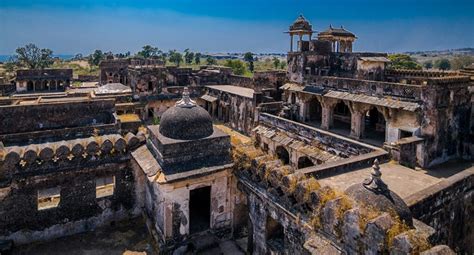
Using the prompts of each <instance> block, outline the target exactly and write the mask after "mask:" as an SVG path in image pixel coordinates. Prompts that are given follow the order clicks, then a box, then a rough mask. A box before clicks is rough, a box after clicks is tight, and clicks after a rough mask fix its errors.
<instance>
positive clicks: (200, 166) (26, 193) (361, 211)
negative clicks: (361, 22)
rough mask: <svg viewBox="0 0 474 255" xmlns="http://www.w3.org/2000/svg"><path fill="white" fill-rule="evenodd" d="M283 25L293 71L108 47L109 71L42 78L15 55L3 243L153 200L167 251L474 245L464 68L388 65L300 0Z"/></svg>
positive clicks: (149, 217) (70, 230) (2, 141)
mask: <svg viewBox="0 0 474 255" xmlns="http://www.w3.org/2000/svg"><path fill="white" fill-rule="evenodd" d="M288 33H289V34H290V36H291V44H290V52H289V53H288V70H287V72H286V73H282V72H279V71H269V72H261V73H256V74H255V75H254V77H253V78H248V77H242V76H236V75H233V74H232V72H231V70H230V69H229V68H226V67H215V66H212V67H209V66H205V67H201V68H200V69H199V70H192V69H190V68H177V67H165V66H163V63H161V62H160V61H159V60H157V59H119V60H117V59H107V60H105V61H103V62H102V63H101V64H100V68H101V75H100V84H101V86H100V87H95V86H92V87H81V88H74V89H73V88H67V87H65V88H64V89H65V90H66V91H67V93H46V92H49V91H50V89H46V90H44V89H43V87H41V88H40V89H39V90H38V91H42V92H45V93H36V92H37V90H36V89H35V87H34V86H33V88H34V89H32V90H31V89H28V82H29V81H27V79H26V80H25V81H26V83H25V81H23V80H21V79H18V77H20V78H21V77H25V75H23V76H22V75H21V72H23V71H20V75H18V76H17V79H18V83H17V86H19V88H24V87H25V86H26V88H27V89H26V90H21V89H20V91H18V92H17V93H16V94H14V95H13V96H11V97H4V98H1V99H0V119H1V120H2V121H1V123H0V216H2V217H0V252H1V251H2V250H1V249H2V247H3V246H2V244H4V243H5V242H13V243H14V244H15V245H22V244H25V243H30V242H34V241H47V240H50V239H54V238H58V237H64V236H68V235H72V234H76V233H80V232H85V231H93V230H95V229H96V228H98V227H101V226H104V225H107V224H109V223H112V222H115V221H119V220H128V219H130V218H131V217H140V216H143V217H144V218H145V221H146V226H147V229H148V230H149V233H150V235H151V237H152V239H153V242H154V243H155V244H157V245H156V247H157V252H158V253H164V254H167V253H171V252H173V251H175V250H176V252H181V253H186V252H196V253H198V252H204V250H203V249H206V247H211V248H212V247H214V246H216V244H215V243H214V242H219V241H220V240H239V241H238V242H239V247H240V248H239V249H240V251H241V252H246V253H248V254H288V253H296V254H388V253H390V254H425V255H426V254H454V252H453V250H454V251H456V252H458V253H471V252H472V251H474V247H473V246H472V241H471V239H472V235H473V232H472V229H474V226H473V222H474V220H473V219H472V215H473V214H472V211H473V209H474V208H473V207H472V205H473V204H474V200H473V198H474V191H473V189H472V184H473V176H474V170H473V169H474V168H473V167H472V148H473V143H472V141H471V140H472V139H471V140H469V139H465V137H469V135H470V136H471V137H472V123H473V120H472V113H473V112H474V111H473V110H472V95H471V94H470V93H472V91H471V92H470V91H469V86H472V77H471V79H470V78H469V77H468V76H466V74H469V70H468V69H466V70H464V71H463V72H462V73H458V72H426V71H417V70H391V69H389V68H388V67H387V63H388V59H387V55H386V54H383V53H356V52H353V47H352V44H353V43H354V42H355V39H357V38H356V36H355V35H354V34H352V33H351V32H349V31H347V30H346V29H344V28H342V27H341V28H333V27H331V26H330V28H329V29H328V30H327V31H324V32H321V33H319V34H318V37H317V39H312V36H313V33H314V31H313V30H312V26H311V24H310V23H309V22H308V21H307V20H306V19H304V17H302V16H300V17H298V19H297V20H296V21H295V22H294V23H293V24H292V25H291V26H290V29H289V31H288ZM295 36H296V37H297V39H298V41H297V45H296V47H294V45H293V43H294V42H293V39H294V37H295ZM306 38H307V39H306ZM35 72H36V71H35V70H32V71H31V72H30V73H35ZM45 72H48V71H45V70H43V71H42V73H38V74H37V76H35V78H34V79H37V80H48V81H49V80H51V79H53V78H51V76H49V74H48V73H45ZM27 73H28V72H27ZM65 73H66V76H64V77H66V78H64V79H66V80H65V81H67V77H70V76H72V73H71V74H70V75H69V71H68V72H65ZM32 79H33V78H32ZM22 84H23V85H24V84H26V85H24V86H23V85H22ZM34 84H36V83H34ZM38 84H40V85H41V84H42V83H41V82H39V83H38ZM48 84H52V83H48ZM56 84H57V83H56ZM41 86H42V85H41ZM30 87H31V86H30ZM53 90H55V89H52V91H53ZM20 92H21V93H20ZM193 99H195V101H194V100H193ZM213 121H214V123H213ZM215 122H217V123H215ZM215 124H218V125H215ZM221 124H223V125H221ZM453 159H455V160H457V161H452V160H453ZM389 160H390V161H391V162H389V163H387V162H388V161H389ZM466 160H467V161H466ZM468 160H471V161H468ZM445 161H449V162H448V164H443V162H445ZM440 164H443V165H441V166H439V165H440ZM437 166H438V167H439V169H436V167H437ZM420 168H421V169H422V171H415V170H414V169H420ZM209 236H210V237H212V238H209ZM448 246H449V247H448ZM203 247H204V248H203Z"/></svg>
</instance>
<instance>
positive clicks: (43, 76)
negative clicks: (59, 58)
mask: <svg viewBox="0 0 474 255" xmlns="http://www.w3.org/2000/svg"><path fill="white" fill-rule="evenodd" d="M71 81H72V69H31V70H30V69H29V70H18V71H17V72H16V81H15V84H16V91H17V92H29V93H31V92H49V91H64V90H66V88H67V87H69V85H70V84H71Z"/></svg>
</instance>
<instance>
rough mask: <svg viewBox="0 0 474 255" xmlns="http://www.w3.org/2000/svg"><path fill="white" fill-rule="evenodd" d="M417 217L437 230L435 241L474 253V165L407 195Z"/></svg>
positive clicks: (465, 252)
mask: <svg viewBox="0 0 474 255" xmlns="http://www.w3.org/2000/svg"><path fill="white" fill-rule="evenodd" d="M406 201H407V204H408V205H409V206H410V210H411V212H412V214H413V216H414V217H415V218H418V219H419V220H421V221H423V222H424V223H426V224H428V225H430V226H431V227H433V228H434V229H435V230H436V234H435V235H434V240H435V242H436V243H444V244H447V245H449V246H450V247H451V248H453V249H455V250H456V251H457V252H459V253H462V254H471V253H473V252H474V244H473V242H472V240H474V214H473V212H474V168H473V167H471V168H470V169H467V170H464V171H462V172H460V173H458V174H456V175H453V176H451V177H449V178H448V179H445V180H442V181H441V182H439V183H438V184H436V185H433V186H431V187H428V188H426V189H424V190H422V191H420V192H417V193H415V194H413V195H411V196H410V197H408V198H406Z"/></svg>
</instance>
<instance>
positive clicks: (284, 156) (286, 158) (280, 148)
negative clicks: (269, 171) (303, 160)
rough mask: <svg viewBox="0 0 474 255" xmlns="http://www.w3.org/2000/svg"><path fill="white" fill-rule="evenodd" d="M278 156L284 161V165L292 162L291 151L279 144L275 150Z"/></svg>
mask: <svg viewBox="0 0 474 255" xmlns="http://www.w3.org/2000/svg"><path fill="white" fill-rule="evenodd" d="M275 153H276V155H277V157H278V158H279V159H280V160H281V161H282V162H283V164H284V165H288V164H289V163H290V153H288V151H287V150H286V149H285V147H283V146H278V147H277V148H276V150H275Z"/></svg>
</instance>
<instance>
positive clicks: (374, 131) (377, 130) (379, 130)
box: [364, 107, 386, 144]
mask: <svg viewBox="0 0 474 255" xmlns="http://www.w3.org/2000/svg"><path fill="white" fill-rule="evenodd" d="M364 124H365V128H364V137H365V138H367V139H373V140H376V141H377V142H379V143H382V144H383V142H385V127H386V123H385V118H384V116H383V114H382V113H381V112H379V111H378V109H377V108H376V107H372V108H370V110H368V111H367V112H366V114H365V116H364Z"/></svg>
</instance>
